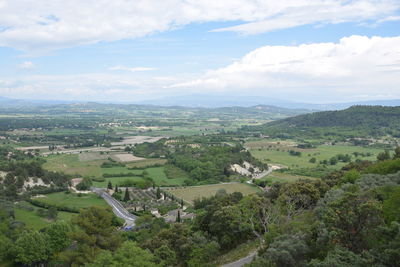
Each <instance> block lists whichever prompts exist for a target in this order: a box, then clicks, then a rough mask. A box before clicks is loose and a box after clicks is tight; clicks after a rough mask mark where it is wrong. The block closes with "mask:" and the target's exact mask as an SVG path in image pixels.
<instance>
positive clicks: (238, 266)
mask: <svg viewBox="0 0 400 267" xmlns="http://www.w3.org/2000/svg"><path fill="white" fill-rule="evenodd" d="M256 255H257V251H254V252H252V253H250V254H249V255H247V256H246V257H244V258H241V259H240V260H238V261H235V262H231V263H228V264H225V265H222V266H221V267H242V266H243V265H245V264H248V263H250V262H251V261H252V260H253V259H254V257H255V256H256Z"/></svg>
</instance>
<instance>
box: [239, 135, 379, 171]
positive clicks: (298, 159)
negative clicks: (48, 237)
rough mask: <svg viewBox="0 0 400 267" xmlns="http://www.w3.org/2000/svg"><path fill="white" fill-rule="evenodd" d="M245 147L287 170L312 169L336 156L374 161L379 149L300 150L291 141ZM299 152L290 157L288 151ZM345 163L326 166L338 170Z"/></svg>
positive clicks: (327, 147) (328, 147) (334, 147)
mask: <svg viewBox="0 0 400 267" xmlns="http://www.w3.org/2000/svg"><path fill="white" fill-rule="evenodd" d="M246 147H247V148H248V149H249V151H250V153H251V154H252V155H253V156H254V157H255V158H258V159H260V160H261V161H263V162H266V163H275V164H280V165H283V166H286V167H288V168H292V169H294V168H313V167H316V166H317V165H318V164H319V162H320V161H323V160H328V161H329V159H330V158H332V157H334V156H336V155H338V154H349V155H351V159H352V160H353V161H354V160H356V159H361V160H375V159H376V156H377V155H378V153H380V152H382V150H381V149H376V148H366V147H360V146H352V145H320V146H317V147H316V148H312V149H301V148H297V147H296V143H294V142H291V141H269V140H258V141H250V142H247V143H246ZM290 150H293V151H297V152H301V156H292V155H290V154H289V151H290ZM353 152H358V153H362V154H364V155H366V154H367V153H370V156H358V157H356V156H354V155H353V154H352V153H353ZM311 158H315V159H316V162H315V163H311V162H310V159H311ZM344 165H346V163H343V162H338V163H337V164H336V165H328V168H331V169H339V168H341V167H343V166H344Z"/></svg>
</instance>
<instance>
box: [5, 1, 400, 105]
mask: <svg viewBox="0 0 400 267" xmlns="http://www.w3.org/2000/svg"><path fill="white" fill-rule="evenodd" d="M198 94H202V95H216V96H218V97H221V96H224V95H230V96H238V97H243V96H246V95H249V96H262V97H271V98H272V99H283V100H289V101H297V102H312V103H328V102H351V101H368V100H377V99H400V0H279V1H274V0H223V1H222V0H162V1H160V0H113V1H109V0H85V1H81V0H68V1H65V0H35V1H33V0H0V96H2V97H10V98H19V99H48V100H50V99H53V100H72V101H75V100H79V101H103V102H104V101H105V102H140V101H144V100H151V99H159V98H163V97H174V96H182V95H198Z"/></svg>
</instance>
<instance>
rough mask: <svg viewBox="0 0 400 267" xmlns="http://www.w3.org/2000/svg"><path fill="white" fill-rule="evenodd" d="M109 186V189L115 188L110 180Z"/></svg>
mask: <svg viewBox="0 0 400 267" xmlns="http://www.w3.org/2000/svg"><path fill="white" fill-rule="evenodd" d="M107 188H108V189H113V187H112V183H111V181H109V182H108V185H107Z"/></svg>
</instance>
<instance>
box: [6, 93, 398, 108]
mask: <svg viewBox="0 0 400 267" xmlns="http://www.w3.org/2000/svg"><path fill="white" fill-rule="evenodd" d="M73 103H85V102H84V101H66V100H28V99H12V98H6V97H0V105H1V107H3V108H4V107H5V108H8V107H9V108H12V107H24V106H30V107H35V106H48V105H57V104H73ZM98 103H99V104H120V105H127V104H136V105H154V106H169V107H172V106H173V107H192V108H199V107H202V108H220V107H254V106H270V107H271V106H273V107H280V108H286V109H302V110H310V111H315V110H321V111H323V110H341V109H346V108H349V107H351V106H354V105H371V106H376V105H379V106H400V99H393V100H371V101H358V102H346V103H328V104H313V103H302V102H293V101H287V100H282V99H274V98H270V97H263V96H226V95H200V94H199V95H186V96H175V97H164V98H158V99H153V100H146V101H139V102H117V101H114V102H113V101H110V102H98Z"/></svg>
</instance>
